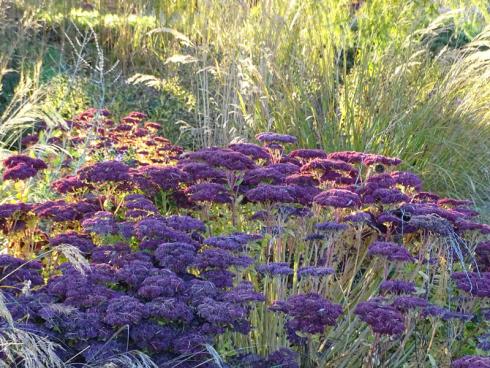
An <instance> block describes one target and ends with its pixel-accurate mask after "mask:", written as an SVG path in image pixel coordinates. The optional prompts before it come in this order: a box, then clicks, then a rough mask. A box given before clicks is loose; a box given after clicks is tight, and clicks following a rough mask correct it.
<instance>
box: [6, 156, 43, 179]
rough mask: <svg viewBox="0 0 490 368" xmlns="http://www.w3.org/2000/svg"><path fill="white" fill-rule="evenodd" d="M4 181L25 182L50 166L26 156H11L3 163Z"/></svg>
mask: <svg viewBox="0 0 490 368" xmlns="http://www.w3.org/2000/svg"><path fill="white" fill-rule="evenodd" d="M3 166H4V168H5V170H4V172H3V180H25V179H28V178H31V177H33V176H35V175H36V174H37V173H38V171H40V170H44V169H46V168H47V167H48V166H47V165H46V163H45V162H44V161H43V160H40V159H38V158H32V157H29V156H26V155H15V156H10V157H8V158H7V159H5V160H4V161H3Z"/></svg>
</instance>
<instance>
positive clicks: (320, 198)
mask: <svg viewBox="0 0 490 368" xmlns="http://www.w3.org/2000/svg"><path fill="white" fill-rule="evenodd" d="M144 119H145V115H144V114H142V113H139V112H133V113H130V114H129V115H128V116H126V117H124V118H123V119H121V121H120V122H118V123H115V122H114V121H113V120H112V119H111V118H110V113H109V112H108V111H106V110H96V109H90V110H88V111H85V112H84V113H82V114H80V115H79V116H77V117H75V118H74V119H73V121H70V122H68V127H69V129H65V130H59V131H57V132H56V134H54V135H53V136H52V137H50V139H49V140H50V142H51V143H53V144H58V145H62V146H64V147H65V148H69V149H71V150H79V151H84V152H85V154H86V155H87V157H88V158H89V160H88V161H87V162H86V164H85V165H84V166H83V167H81V168H79V169H76V168H75V167H76V165H75V162H74V160H72V159H67V160H65V161H64V162H63V163H62V167H61V170H58V169H55V168H54V167H50V166H49V162H50V160H49V158H45V160H42V159H40V158H33V157H30V156H29V155H27V154H25V153H19V154H15V155H12V156H11V157H9V158H7V159H6V160H5V161H4V170H3V180H4V185H9V183H11V182H15V181H29V182H30V183H31V184H32V185H36V183H37V182H42V181H43V180H47V177H53V176H55V175H56V174H58V177H57V178H56V179H55V180H53V181H52V182H51V183H50V185H51V188H52V189H53V192H54V193H55V195H53V198H52V199H51V200H47V201H43V202H39V203H24V202H11V203H4V204H2V205H0V227H1V229H2V231H3V234H4V238H5V239H6V242H7V244H8V247H7V249H6V252H4V253H5V254H3V255H0V286H1V287H2V289H1V292H2V295H3V299H4V302H5V306H6V307H7V309H8V311H9V312H10V314H11V316H12V321H13V322H12V323H13V325H12V323H11V324H9V323H8V321H6V322H5V323H3V325H4V327H5V328H8V327H9V326H10V327H15V328H18V329H23V330H26V331H31V332H34V333H36V334H38V335H40V336H42V337H45V338H47V339H50V340H52V341H53V342H56V343H57V344H58V345H57V353H58V354H59V356H60V357H61V358H62V360H64V361H66V362H70V363H74V364H99V363H101V362H104V361H106V360H107V359H110V358H111V357H113V356H117V355H118V354H122V353H124V352H127V351H130V350H139V351H141V352H143V353H145V354H147V355H148V356H149V357H150V358H151V359H152V360H153V361H154V362H155V364H156V365H157V366H158V367H173V366H178V367H196V366H200V367H215V366H219V365H218V362H216V358H213V357H212V356H211V355H210V352H209V347H210V346H213V347H214V348H215V349H217V351H218V352H220V353H221V354H223V355H224V356H225V358H223V359H224V360H226V362H221V363H219V364H221V365H222V366H225V365H226V364H228V365H229V366H232V367H276V366H281V367H298V366H301V367H309V366H312V367H313V366H319V365H321V366H330V365H328V364H333V363H330V362H333V361H337V360H338V359H352V361H351V363H350V365H349V366H353V367H356V366H362V365H363V364H367V363H366V360H365V359H374V355H376V359H383V360H385V361H386V362H388V361H390V359H394V357H396V356H398V355H397V354H399V351H397V348H398V345H399V343H400V341H403V344H414V345H413V348H414V351H415V352H414V353H413V356H414V357H416V356H418V354H420V351H419V350H421V349H425V350H424V351H425V352H424V354H425V355H426V354H427V353H428V352H429V353H431V356H437V355H438V354H439V355H440V358H441V359H446V361H451V360H454V363H453V366H454V367H472V366H475V365H471V364H476V363H474V362H479V363H478V364H483V365H481V366H485V365H484V364H487V363H488V359H489V358H487V357H485V356H484V355H483V354H484V352H485V351H487V350H488V346H489V345H490V338H489V337H488V334H487V335H485V334H484V331H485V329H488V326H489V320H490V313H489V310H490V305H489V303H488V301H489V298H490V288H489V285H490V241H489V240H488V234H490V226H488V225H486V224H482V223H480V222H479V221H478V220H477V219H478V213H477V212H476V211H475V210H474V209H473V208H472V203H471V202H469V201H466V200H458V199H451V198H441V197H439V196H438V195H437V194H435V193H431V192H426V191H423V190H422V181H421V179H420V178H419V177H418V176H417V175H416V174H414V173H412V172H408V171H399V170H397V166H399V165H400V164H401V163H402V162H401V160H400V159H398V158H393V157H386V156H382V155H378V154H370V153H363V152H351V151H347V152H330V153H327V152H325V151H323V150H320V149H294V147H291V146H292V145H294V144H296V141H297V140H296V138H295V137H292V136H289V135H282V134H277V133H272V132H266V133H261V134H259V135H257V137H256V139H257V141H258V142H260V144H253V143H243V142H242V143H233V144H230V145H229V146H228V147H226V148H220V147H209V148H203V149H200V150H197V151H193V152H185V151H184V149H183V148H181V147H178V146H176V145H174V144H172V143H171V142H170V141H168V140H167V139H165V138H162V137H160V136H158V135H157V133H158V130H159V128H160V127H159V125H158V124H157V123H153V122H145V121H144ZM36 141H37V140H36V139H29V140H26V141H25V142H24V144H25V145H27V146H28V145H31V144H35V142H36ZM110 155H112V156H110ZM108 157H110V158H111V159H108V160H107V159H104V158H108ZM101 158H102V159H101ZM57 170H58V171H57ZM43 172H51V173H53V174H52V175H46V176H45V177H44V176H43ZM66 248H68V250H70V249H71V252H72V253H73V252H74V253H76V255H77V257H78V258H77V257H75V256H73V255H72V256H71V257H70V255H69V254H70V253H69V252H68V253H67V251H66ZM82 256H83V257H82ZM74 258H77V259H79V258H81V259H84V261H83V262H82V261H80V260H78V261H77V260H76V259H75V261H74ZM67 261H70V262H67ZM436 320H437V321H438V322H437V323H438V326H445V327H440V329H443V328H447V329H454V328H459V329H463V330H464V326H465V324H466V323H470V322H471V323H472V326H473V331H476V332H478V333H480V334H479V335H473V339H474V340H473V341H476V342H477V344H478V345H477V346H476V347H475V348H474V351H473V353H474V354H473V356H465V357H461V354H460V353H459V352H455V353H454V356H452V355H451V354H452V351H453V350H454V349H455V348H454V347H455V346H457V344H458V343H461V341H460V340H461V338H466V337H467V334H462V335H461V336H463V337H461V336H459V337H458V336H455V337H454V340H450V341H449V340H447V339H446V340H444V338H442V337H441V336H443V335H444V334H443V333H441V332H440V331H436V330H433V326H434V321H436ZM439 324H440V325H439ZM455 324H456V327H454V326H455ZM351 326H356V327H354V329H353V328H352V327H351ZM368 326H369V330H367V327H368ZM415 329H419V330H420V331H425V332H426V333H428V334H429V333H431V334H433V335H432V340H431V343H430V344H429V343H427V344H426V345H423V344H422V345H421V344H418V345H417V346H415V337H414V336H415V333H414V330H415ZM361 331H366V332H365V333H361ZM369 336H373V339H374V340H372V341H371V340H370V339H369V338H368V337H369ZM436 336H437V337H438V338H435V337H436ZM465 336H466V337H465ZM366 338H368V340H367V341H370V344H371V348H370V349H369V351H368V350H363V349H365V346H367V345H366V344H365V341H364V340H363V339H366ZM341 339H345V340H344V343H340V342H339V343H337V344H336V341H338V340H341ZM380 341H384V344H381V343H380ZM396 341H398V345H397V343H396ZM464 342H468V341H466V340H464V341H463V343H464ZM475 345H476V343H475ZM349 346H350V347H357V350H358V351H359V356H357V355H356V354H353V355H352V356H349V357H348V358H345V354H346V352H345V351H343V350H342V349H346V348H349ZM230 348H232V349H234V350H233V351H230ZM339 349H340V350H339ZM448 349H449V350H448ZM451 349H453V350H451ZM433 350H436V351H437V352H436V353H434V352H433ZM463 350H464V349H463ZM447 351H450V352H451V353H450V354H449V355H448V353H447ZM425 355H424V356H425ZM342 356H344V358H341V357H342ZM365 356H368V358H365ZM4 357H5V359H10V363H11V364H18V366H22V359H21V357H20V356H16V355H15V354H12V353H11V352H10V353H8V352H7V351H5V352H4ZM457 358H459V359H457ZM336 359H337V360H336ZM356 359H358V360H356ZM404 359H411V357H408V358H407V357H406V356H405V357H404ZM414 359H416V358H414ZM456 359H457V360H456ZM331 366H334V365H331ZM393 366H395V365H393Z"/></svg>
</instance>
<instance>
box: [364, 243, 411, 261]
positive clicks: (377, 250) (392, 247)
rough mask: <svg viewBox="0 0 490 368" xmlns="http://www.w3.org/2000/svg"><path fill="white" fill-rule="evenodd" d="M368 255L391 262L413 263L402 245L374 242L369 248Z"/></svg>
mask: <svg viewBox="0 0 490 368" xmlns="http://www.w3.org/2000/svg"><path fill="white" fill-rule="evenodd" d="M368 255H370V256H379V257H383V258H386V259H387V260H389V261H392V262H413V261H414V258H413V257H412V255H411V254H410V253H409V252H408V250H407V249H406V248H405V247H403V246H402V245H399V244H396V243H391V242H382V241H376V242H374V243H372V244H371V245H370V246H369V249H368Z"/></svg>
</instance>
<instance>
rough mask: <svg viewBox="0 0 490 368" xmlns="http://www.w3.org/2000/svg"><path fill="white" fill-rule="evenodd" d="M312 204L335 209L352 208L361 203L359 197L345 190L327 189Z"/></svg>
mask: <svg viewBox="0 0 490 368" xmlns="http://www.w3.org/2000/svg"><path fill="white" fill-rule="evenodd" d="M313 202H315V203H317V204H319V205H320V206H324V207H326V206H331V207H335V208H354V207H358V206H359V205H360V203H361V201H360V198H359V195H357V194H356V193H354V192H351V191H350V190H346V189H329V190H327V191H325V192H321V193H320V194H318V195H317V196H316V197H315V198H313Z"/></svg>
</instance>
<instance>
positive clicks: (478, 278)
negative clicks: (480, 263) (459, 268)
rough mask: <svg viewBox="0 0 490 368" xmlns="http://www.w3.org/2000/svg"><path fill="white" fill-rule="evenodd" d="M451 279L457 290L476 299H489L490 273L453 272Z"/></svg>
mask: <svg viewBox="0 0 490 368" xmlns="http://www.w3.org/2000/svg"><path fill="white" fill-rule="evenodd" d="M451 278H452V279H453V280H454V282H455V283H456V286H457V287H458V289H461V290H464V291H466V292H467V293H470V294H472V295H474V296H476V297H480V298H490V272H481V273H477V272H453V274H452V275H451Z"/></svg>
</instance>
